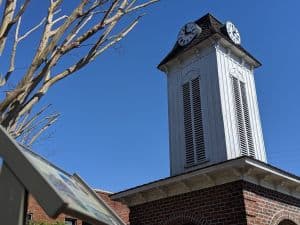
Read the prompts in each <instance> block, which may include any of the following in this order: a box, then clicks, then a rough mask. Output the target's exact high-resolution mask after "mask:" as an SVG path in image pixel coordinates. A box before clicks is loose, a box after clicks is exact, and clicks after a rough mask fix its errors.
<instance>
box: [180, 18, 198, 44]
mask: <svg viewBox="0 0 300 225" xmlns="http://www.w3.org/2000/svg"><path fill="white" fill-rule="evenodd" d="M189 25H193V26H195V28H196V33H194V34H192V35H193V37H192V38H191V39H190V40H188V41H187V42H186V43H184V44H182V43H180V39H181V38H182V37H183V35H186V33H185V34H182V31H183V30H186V27H187V26H189ZM201 32H202V28H201V27H200V26H199V25H198V24H197V23H195V22H189V23H186V24H185V25H184V26H183V27H182V28H181V29H180V31H179V33H178V35H177V44H178V45H179V46H181V47H185V46H187V45H188V44H190V43H191V42H192V41H193V40H194V39H195V38H196V37H198V36H199V35H200V34H201Z"/></svg>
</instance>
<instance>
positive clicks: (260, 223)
mask: <svg viewBox="0 0 300 225" xmlns="http://www.w3.org/2000/svg"><path fill="white" fill-rule="evenodd" d="M283 220H290V221H293V222H294V223H295V224H298V225H300V200H299V199H296V198H293V197H290V196H287V195H284V194H281V193H279V192H276V191H272V190H269V189H266V188H263V187H260V186H258V185H254V184H251V183H248V182H244V181H236V182H232V183H228V184H224V185H219V186H216V187H212V188H207V189H203V190H199V191H194V192H190V193H186V194H182V195H178V196H173V197H169V198H165V199H160V200H157V201H153V202H149V203H145V204H142V205H138V206H133V207H131V208H130V224H131V225H203V224H211V225H223V224H224V225H225V224H226V225H231V224H232V225H241V224H243V225H246V224H248V225H254V224H255V225H278V224H279V223H280V221H283ZM288 224H291V223H288Z"/></svg>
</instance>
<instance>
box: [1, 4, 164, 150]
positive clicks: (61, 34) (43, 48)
mask: <svg viewBox="0 0 300 225" xmlns="http://www.w3.org/2000/svg"><path fill="white" fill-rule="evenodd" d="M19 1H22V4H21V7H20V9H19V10H16V5H17V0H5V5H4V6H3V7H2V8H3V15H2V20H1V22H0V58H1V53H2V52H3V51H4V49H5V53H6V54H7V55H8V58H9V62H8V64H7V65H6V68H8V69H7V70H6V73H4V74H5V75H4V77H0V88H1V87H2V88H6V96H4V97H3V98H2V99H0V123H1V125H2V126H4V127H6V128H7V129H8V130H9V131H10V132H11V133H13V134H14V136H15V137H16V138H19V139H20V140H22V141H25V142H26V143H27V144H32V143H33V142H34V141H35V140H36V139H37V138H38V137H40V135H41V134H42V133H44V131H45V130H47V129H48V127H50V126H51V125H52V124H53V123H54V122H55V121H56V120H57V117H55V116H54V115H55V114H53V117H51V116H48V117H44V118H43V119H40V118H41V117H43V112H44V110H45V109H44V108H42V109H41V110H40V111H39V113H36V114H35V115H33V116H31V115H32V109H33V108H34V107H35V106H36V105H37V104H38V103H39V102H40V100H41V98H43V96H45V95H46V94H47V92H48V91H49V89H50V88H51V87H52V86H53V85H54V84H56V83H57V82H58V81H61V80H63V79H65V78H66V77H68V76H70V75H72V74H75V73H76V72H78V71H79V70H80V69H82V68H83V67H85V66H87V65H88V64H89V63H90V62H92V61H94V60H95V59H96V58H97V57H99V56H100V55H101V54H102V53H103V52H105V51H106V50H108V49H109V48H110V47H112V46H114V45H115V44H116V43H118V42H120V41H121V40H123V38H124V37H126V36H127V35H128V34H129V33H130V32H131V31H132V30H133V29H134V28H135V27H136V25H137V24H138V22H139V20H140V18H141V16H142V15H143V13H142V12H141V11H142V10H143V9H144V8H146V7H148V6H150V5H151V4H154V3H156V2H158V1H159V0H93V1H91V0H77V1H78V3H77V5H76V6H75V7H74V8H73V9H71V10H68V11H69V12H68V13H67V12H64V11H63V10H62V9H64V3H65V4H67V1H64V0H49V5H48V8H47V9H48V10H47V13H46V15H45V17H44V18H43V19H41V20H40V22H39V23H38V24H36V25H34V26H33V27H32V28H30V29H29V30H28V31H26V32H25V33H24V34H23V35H20V30H21V26H23V25H22V20H23V19H24V18H25V17H26V15H27V14H26V11H27V8H28V5H29V3H30V2H31V1H30V0H19ZM1 4H2V0H0V5H1ZM32 4H34V3H32ZM131 13H133V14H134V15H135V17H136V19H135V20H133V21H132V22H131V23H129V24H128V22H126V21H128V20H123V18H124V17H126V16H128V15H129V14H131ZM136 14H137V15H136ZM121 21H122V22H121ZM12 27H15V29H12ZM40 27H43V29H39V28H40ZM37 31H40V33H38V32H37ZM12 32H15V33H14V36H13V37H14V38H13V42H7V41H6V40H7V37H8V35H9V34H10V33H12ZM35 32H36V33H38V35H36V33H35ZM33 33H35V34H33ZM10 36H12V35H10ZM32 37H35V38H37V37H38V38H39V40H38V45H37V46H36V48H32V47H31V48H30V49H29V50H31V51H32V52H31V54H30V55H32V56H33V57H32V60H31V61H30V63H29V64H28V65H27V66H26V67H25V72H22V74H20V71H17V70H16V68H17V65H18V63H19V62H18V57H16V56H17V52H18V51H19V50H21V47H24V46H23V45H19V43H20V42H21V41H24V40H25V39H26V40H27V39H28V40H30V38H32ZM88 41H89V43H88ZM6 45H7V48H6ZM8 46H9V47H10V48H9V47H8ZM25 47H26V46H25ZM83 47H84V48H83ZM8 49H10V50H8ZM74 53H76V54H78V55H79V60H73V61H71V60H70V58H69V59H68V55H70V54H74ZM66 59H68V60H66ZM66 62H68V63H66ZM58 64H59V65H60V67H59V68H57V65H58ZM66 65H68V66H66ZM4 66H5V65H3V64H0V69H2V67H4ZM61 67H62V68H61ZM59 71H61V72H59ZM13 74H14V76H13V77H14V79H10V78H11V77H12V75H13ZM9 79H10V81H14V84H13V87H12V88H9V87H8V80H9ZM46 118H47V119H46ZM42 124H43V125H42Z"/></svg>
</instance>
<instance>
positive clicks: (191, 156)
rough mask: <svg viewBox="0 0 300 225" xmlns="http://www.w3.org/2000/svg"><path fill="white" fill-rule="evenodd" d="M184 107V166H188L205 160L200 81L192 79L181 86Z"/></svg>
mask: <svg viewBox="0 0 300 225" xmlns="http://www.w3.org/2000/svg"><path fill="white" fill-rule="evenodd" d="M182 94H183V107H184V134H185V148H186V153H185V157H186V164H187V165H188V166H190V165H194V164H198V163H201V162H203V161H205V160H206V156H205V144H204V133H203V121H202V109H201V97H200V80H199V78H196V79H193V80H191V81H189V82H187V83H185V84H184V85H183V86H182Z"/></svg>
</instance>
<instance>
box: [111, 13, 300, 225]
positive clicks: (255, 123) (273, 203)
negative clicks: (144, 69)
mask: <svg viewBox="0 0 300 225" xmlns="http://www.w3.org/2000/svg"><path fill="white" fill-rule="evenodd" d="M259 66H261V63H260V62H259V61H258V60H257V59H255V58H254V57H253V56H252V55H251V54H250V53H248V52H247V51H246V50H245V49H244V48H243V47H242V46H241V34H240V33H239V31H238V29H237V28H236V26H235V25H234V24H233V23H232V22H229V21H228V22H226V23H222V22H220V21H219V20H217V19H216V18H215V17H213V16H212V15H210V14H207V15H205V16H204V17H202V18H200V19H199V20H196V21H195V22H191V23H187V24H186V25H185V26H183V28H182V29H181V30H180V32H179V34H178V40H177V42H176V43H175V46H174V47H173V49H172V51H171V52H170V53H169V54H168V55H167V57H166V58H165V59H164V60H163V61H162V62H161V63H160V64H159V66H158V68H159V69H160V70H162V71H163V72H165V73H166V75H167V83H168V104H169V108H168V109H169V133H170V165H171V166H170V167H171V168H170V174H171V176H170V177H168V178H165V179H162V180H158V181H154V182H152V183H149V184H145V185H141V186H138V187H135V188H132V189H129V190H125V191H122V192H119V193H116V194H113V195H112V196H111V197H112V199H113V200H116V201H122V202H123V203H124V204H126V205H128V207H129V209H130V216H129V221H130V224H131V225H208V224H210V225H246V224H247V225H292V224H294V225H295V224H298V225H300V178H299V177H297V176H295V175H292V174H289V173H287V172H285V171H282V170H280V169H278V168H275V167H273V166H271V165H269V164H267V158H266V153H265V147H264V141H263V134H262V129H261V123H260V118H259V109H258V104H257V97H256V91H255V82H254V69H255V68H257V67H259Z"/></svg>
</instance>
